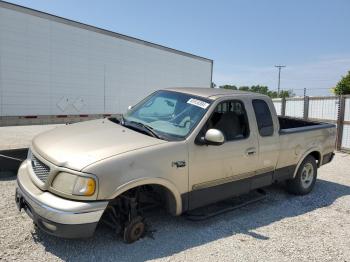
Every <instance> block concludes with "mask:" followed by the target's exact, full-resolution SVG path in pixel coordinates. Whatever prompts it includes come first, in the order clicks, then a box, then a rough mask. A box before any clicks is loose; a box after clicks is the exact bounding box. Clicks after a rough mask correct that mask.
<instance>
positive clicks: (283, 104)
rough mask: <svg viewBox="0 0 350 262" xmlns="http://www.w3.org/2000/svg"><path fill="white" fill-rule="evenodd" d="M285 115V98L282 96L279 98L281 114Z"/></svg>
mask: <svg viewBox="0 0 350 262" xmlns="http://www.w3.org/2000/svg"><path fill="white" fill-rule="evenodd" d="M285 115H286V98H285V97H282V100H281V116H285Z"/></svg>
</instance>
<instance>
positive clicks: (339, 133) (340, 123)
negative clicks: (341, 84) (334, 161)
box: [335, 96, 345, 151]
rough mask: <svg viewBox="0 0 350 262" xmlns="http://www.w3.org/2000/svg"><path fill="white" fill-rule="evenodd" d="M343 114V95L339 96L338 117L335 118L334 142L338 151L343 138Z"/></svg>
mask: <svg viewBox="0 0 350 262" xmlns="http://www.w3.org/2000/svg"><path fill="white" fill-rule="evenodd" d="M344 114H345V97H344V96H339V107H338V119H337V140H336V144H335V148H336V150H338V151H339V150H341V143H342V138H343V127H344Z"/></svg>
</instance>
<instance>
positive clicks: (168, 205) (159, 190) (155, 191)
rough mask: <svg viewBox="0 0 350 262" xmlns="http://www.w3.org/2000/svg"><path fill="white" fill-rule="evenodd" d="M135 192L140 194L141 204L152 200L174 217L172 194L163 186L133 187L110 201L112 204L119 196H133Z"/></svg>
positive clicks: (174, 202) (174, 209)
mask: <svg viewBox="0 0 350 262" xmlns="http://www.w3.org/2000/svg"><path fill="white" fill-rule="evenodd" d="M136 192H140V193H139V197H140V202H142V200H144V201H146V202H149V201H150V200H151V201H152V200H153V201H154V203H159V204H160V205H161V207H162V208H164V209H165V210H166V211H167V212H168V213H170V214H171V215H176V199H175V197H174V195H173V193H172V192H171V191H170V190H169V189H168V188H166V187H165V186H162V185H158V184H148V185H141V186H137V187H133V188H131V189H129V190H127V191H125V192H124V193H122V194H121V195H119V196H117V197H116V198H115V199H114V200H112V203H113V202H114V201H115V200H117V199H118V198H120V197H121V196H130V195H134V194H136Z"/></svg>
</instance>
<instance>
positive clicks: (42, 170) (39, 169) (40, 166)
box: [30, 154, 50, 183]
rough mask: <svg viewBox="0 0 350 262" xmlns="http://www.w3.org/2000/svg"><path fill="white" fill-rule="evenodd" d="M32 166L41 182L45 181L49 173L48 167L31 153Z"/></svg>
mask: <svg viewBox="0 0 350 262" xmlns="http://www.w3.org/2000/svg"><path fill="white" fill-rule="evenodd" d="M30 160H31V161H30V162H31V163H32V168H33V171H34V173H35V175H36V176H37V177H38V178H39V179H40V180H41V181H42V182H43V183H45V182H46V180H47V177H48V176H49V173H50V168H49V167H48V166H47V165H45V164H44V163H43V162H41V161H40V160H39V159H38V158H36V157H35V156H34V155H33V154H31V159H30Z"/></svg>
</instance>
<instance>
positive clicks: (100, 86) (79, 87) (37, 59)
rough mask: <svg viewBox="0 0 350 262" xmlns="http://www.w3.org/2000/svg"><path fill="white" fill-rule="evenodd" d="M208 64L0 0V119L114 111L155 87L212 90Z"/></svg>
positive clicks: (118, 110) (111, 112)
mask: <svg viewBox="0 0 350 262" xmlns="http://www.w3.org/2000/svg"><path fill="white" fill-rule="evenodd" d="M212 68H213V61H212V60H210V59H207V58H203V57H199V56H196V55H192V54H189V53H185V52H182V51H178V50H175V49H171V48H168V47H164V46H161V45H157V44H154V43H150V42H147V41H143V40H140V39H136V38H132V37H129V36H125V35H121V34H118V33H114V32H110V31H107V30H103V29H100V28H96V27H93V26H90V25H86V24H82V23H79V22H75V21H72V20H68V19H64V18H61V17H57V16H54V15H50V14H46V13H43V12H39V11H36V10H32V9H28V8H25V7H21V6H18V5H14V4H9V3H6V2H2V1H0V96H1V99H0V116H1V117H2V118H4V117H8V116H33V117H35V116H43V115H46V116H62V115H63V116H70V115H90V114H94V115H96V114H116V113H122V112H124V111H125V110H126V108H127V106H128V105H132V104H134V103H135V102H137V101H138V100H139V99H141V98H142V97H144V96H146V95H147V94H149V93H151V92H152V91H153V90H156V89H160V88H166V87H175V86H182V87H210V85H211V79H212Z"/></svg>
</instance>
